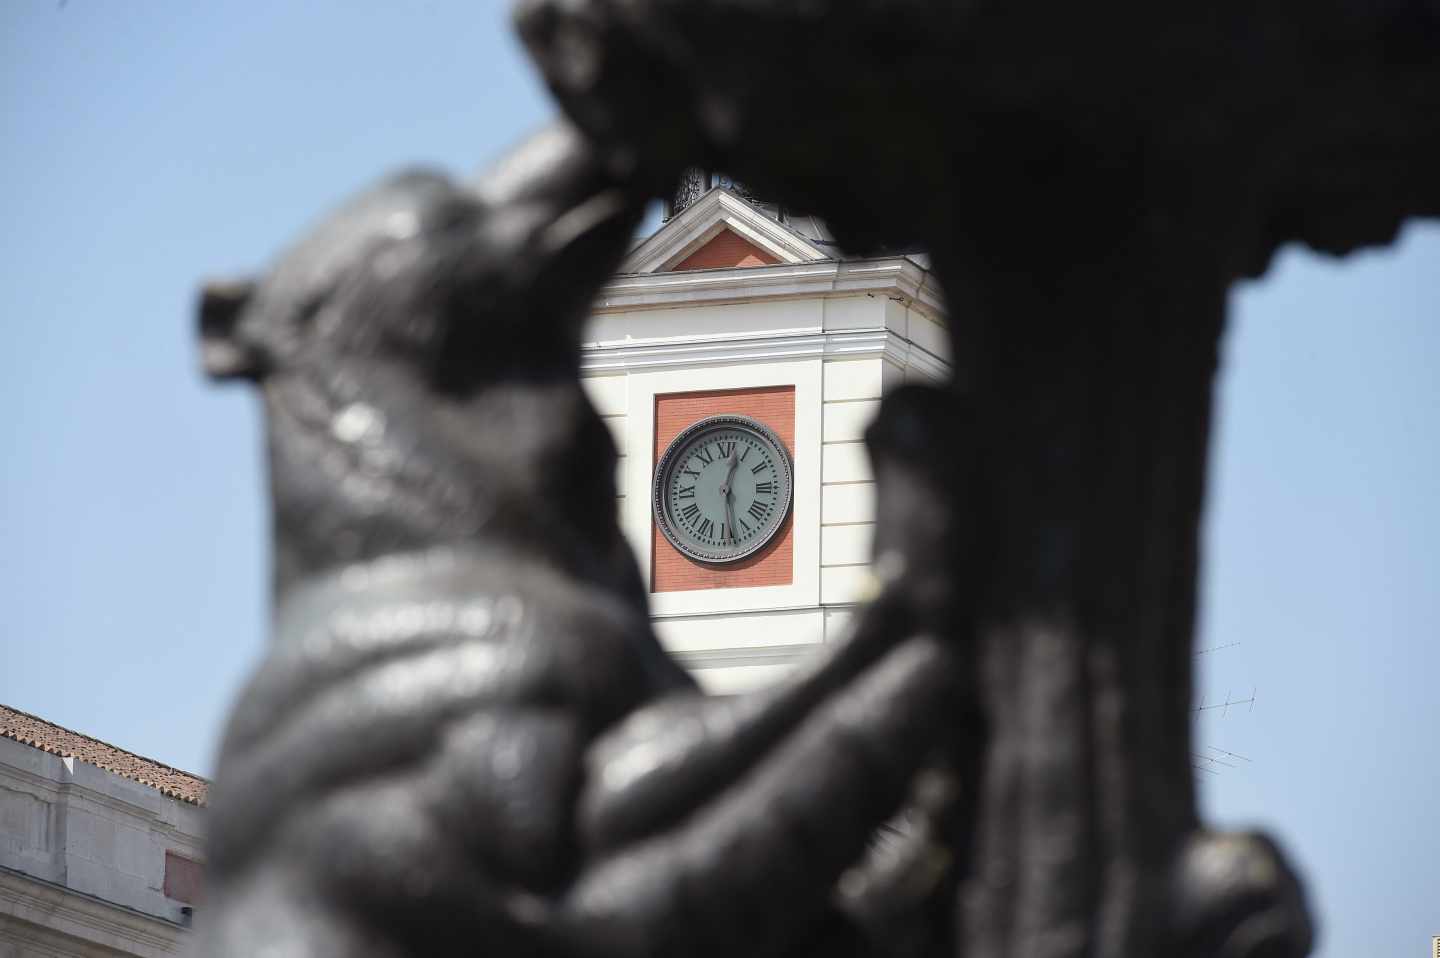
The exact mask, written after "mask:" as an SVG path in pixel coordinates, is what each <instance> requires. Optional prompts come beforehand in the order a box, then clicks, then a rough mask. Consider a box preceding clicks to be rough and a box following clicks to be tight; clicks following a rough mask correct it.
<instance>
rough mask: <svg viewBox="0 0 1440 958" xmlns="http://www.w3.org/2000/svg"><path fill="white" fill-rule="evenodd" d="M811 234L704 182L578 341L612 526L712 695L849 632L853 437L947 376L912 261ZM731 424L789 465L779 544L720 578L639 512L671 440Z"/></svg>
mask: <svg viewBox="0 0 1440 958" xmlns="http://www.w3.org/2000/svg"><path fill="white" fill-rule="evenodd" d="M805 225H806V226H807V227H810V228H809V229H808V230H806V231H805V232H802V231H801V230H800V229H797V228H795V227H793V226H792V225H790V224H788V223H786V222H782V221H781V220H780V219H777V218H776V217H775V216H774V215H771V214H768V213H767V212H765V211H763V210H762V209H761V208H759V207H757V206H756V205H752V204H751V203H749V202H747V201H746V200H745V199H742V198H740V197H739V196H737V195H734V194H732V193H731V192H729V191H728V190H726V189H711V190H710V191H709V192H707V193H705V194H704V195H703V196H701V197H700V198H698V199H697V200H695V201H694V202H692V203H691V204H690V205H688V206H687V207H686V208H685V209H684V210H683V211H681V212H680V213H679V214H678V215H676V216H674V217H673V218H672V219H670V220H669V222H667V223H666V224H665V225H664V226H662V227H661V228H660V230H659V231H658V232H657V233H655V234H654V235H653V236H651V237H650V238H649V239H647V240H645V241H644V242H643V243H641V244H640V245H639V246H638V247H637V248H636V249H635V250H634V251H633V252H632V254H631V256H630V258H629V259H628V261H627V262H626V264H625V266H624V268H623V270H622V272H621V274H620V275H619V276H617V277H616V278H615V279H614V280H613V281H611V282H610V283H608V284H607V285H606V286H605V288H604V289H603V291H602V293H601V294H600V296H599V298H598V299H597V303H596V307H595V311H594V315H593V317H592V320H591V322H590V325H589V327H588V332H587V334H586V337H585V338H586V340H587V341H586V343H585V345H584V351H583V354H582V369H583V374H584V377H585V384H586V386H587V388H588V391H589V393H590V395H591V397H592V399H593V401H594V403H595V405H596V406H597V408H598V409H599V411H600V413H601V415H602V416H604V418H605V421H606V422H607V424H608V425H609V426H610V427H611V431H612V434H613V435H614V437H615V441H616V444H617V446H618V447H619V451H620V454H621V459H620V466H619V475H618V477H617V478H618V489H619V493H620V499H619V510H620V521H621V525H622V527H623V528H624V530H625V532H626V535H627V536H628V538H629V539H630V541H631V543H632V544H633V545H634V547H635V551H636V557H637V559H638V560H639V563H640V568H641V572H642V574H643V576H644V578H645V580H646V582H647V583H648V584H649V588H650V593H651V594H650V601H651V612H652V616H653V618H654V621H655V625H656V628H657V631H658V632H659V634H660V636H661V638H662V640H663V641H664V642H665V643H666V645H667V647H668V648H669V649H670V650H671V651H672V653H673V654H675V655H676V656H677V657H678V658H679V659H680V660H681V661H682V662H683V663H684V664H685V665H686V666H687V667H688V668H690V669H691V670H692V672H693V673H694V674H695V675H696V676H697V678H698V679H699V680H700V682H701V684H702V685H703V686H704V687H705V688H706V689H707V690H709V691H711V692H715V693H720V694H732V693H738V692H742V691H746V690H749V689H753V688H757V687H760V686H763V685H765V684H768V683H769V682H772V681H774V680H775V679H777V678H779V677H780V676H783V675H784V674H785V673H786V672H787V671H788V670H789V669H790V668H791V667H792V666H793V664H794V663H795V662H796V661H797V660H798V659H799V658H800V657H801V656H803V655H805V654H806V653H807V652H809V651H810V650H811V649H812V648H813V647H814V646H816V645H818V644H820V643H823V642H825V641H826V640H827V639H834V638H835V637H836V636H837V635H838V632H839V630H841V629H843V628H844V627H845V625H846V623H847V622H848V620H849V616H850V612H851V609H852V608H853V606H854V605H855V603H856V602H857V601H858V600H860V599H861V598H863V597H864V595H865V594H866V592H867V590H868V589H869V587H870V579H869V560H870V542H871V538H872V531H873V528H874V479H873V476H872V475H871V471H870V464H869V459H868V456H867V454H866V451H865V446H864V443H863V441H862V439H863V432H864V429H865V426H866V425H867V424H868V423H869V421H870V420H871V418H872V417H873V416H874V414H875V411H876V409H877V408H878V406H879V401H880V398H881V396H883V395H884V394H885V392H887V391H888V390H890V389H892V388H894V387H895V386H897V385H899V384H900V383H903V382H907V381H921V382H935V381H940V380H943V379H946V378H948V377H949V375H950V365H949V362H948V358H947V357H948V340H947V333H946V330H945V328H944V314H943V308H942V304H941V300H940V295H939V290H938V284H937V283H936V281H935V279H934V278H933V276H932V275H931V274H930V272H929V271H928V270H927V269H926V267H925V262H924V259H923V258H922V257H912V256H890V257H878V258H868V259H842V258H839V257H838V256H837V255H836V253H835V251H834V247H833V244H828V243H827V242H826V239H825V237H824V235H823V228H821V229H820V230H817V229H815V228H814V224H813V223H807V224H805ZM817 234H818V235H817ZM726 413H732V414H740V415H747V416H752V417H754V418H758V419H760V420H761V421H762V422H764V423H765V424H766V425H768V426H770V427H771V428H772V429H773V430H774V431H775V432H776V433H778V434H780V435H781V436H782V437H783V438H784V439H785V440H786V442H787V445H788V446H789V451H790V454H791V457H792V460H793V466H794V496H793V507H792V510H791V514H790V517H789V519H788V525H787V527H786V528H785V529H784V530H783V531H782V533H781V534H780V535H779V536H777V540H776V541H774V542H772V543H771V545H772V546H773V547H775V548H773V549H772V550H770V552H769V553H768V554H767V555H765V556H763V557H761V560H760V561H750V560H747V561H746V562H744V563H736V564H735V565H736V566H739V568H733V569H732V568H728V567H726V566H722V565H719V564H715V565H711V564H707V563H699V562H695V561H693V560H691V559H689V558H688V557H686V556H684V555H683V554H681V553H680V552H679V551H677V550H675V549H674V548H673V546H671V544H670V543H669V542H667V541H666V540H665V538H664V537H663V536H660V535H659V534H657V532H656V526H655V520H654V516H653V505H652V503H653V497H652V483H653V481H654V473H655V468H656V462H657V460H658V458H659V455H660V453H661V452H662V451H663V449H664V447H665V444H666V443H667V442H668V441H669V440H670V439H671V438H672V437H673V436H674V434H675V432H676V430H677V429H681V428H684V426H685V425H687V424H688V423H690V422H693V421H696V420H698V419H700V418H704V417H706V416H709V415H718V414H726Z"/></svg>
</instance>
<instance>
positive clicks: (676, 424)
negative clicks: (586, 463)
mask: <svg viewBox="0 0 1440 958" xmlns="http://www.w3.org/2000/svg"><path fill="white" fill-rule="evenodd" d="M724 414H730V415H737V416H749V417H750V418H751V419H758V420H759V421H760V422H763V423H764V424H765V425H767V426H769V427H770V428H771V429H773V430H775V434H776V435H778V436H779V437H780V441H781V442H783V443H784V444H785V448H786V449H787V450H788V451H789V453H790V456H791V458H794V456H795V387H794V386H762V387H759V388H756V389H713V390H708V391H706V392H693V393H666V394H664V395H659V396H656V397H655V448H654V449H653V450H652V452H651V459H650V472H651V476H652V480H653V476H654V472H655V463H657V462H659V461H660V456H661V455H662V454H664V452H665V447H666V446H668V445H670V441H671V440H672V439H674V438H675V437H676V436H677V435H679V434H680V430H682V429H684V428H685V427H686V426H688V425H690V424H691V423H693V422H695V421H696V420H699V419H704V418H705V417H706V416H719V415H724ZM652 494H653V486H648V487H646V489H645V490H644V492H643V495H645V496H646V498H647V500H648V499H651V498H652ZM791 525H792V517H791V516H786V517H785V522H784V524H783V525H781V526H780V531H779V532H777V533H775V538H773V539H771V540H770V541H769V542H768V543H767V544H766V545H765V548H763V549H761V550H760V551H759V552H756V553H754V554H753V555H749V556H746V557H745V558H743V559H739V560H737V561H735V562H717V563H709V562H696V561H695V560H694V559H692V558H690V557H689V556H687V555H684V554H683V553H681V552H680V551H679V550H678V549H676V548H675V547H674V546H672V545H671V544H670V541H669V540H668V539H666V538H665V536H664V534H662V533H661V532H660V529H659V527H657V526H656V525H655V519H654V516H651V519H650V541H651V546H650V550H651V551H650V558H651V561H650V591H651V592H682V591H687V590H691V589H734V588H740V587H744V586H761V585H789V584H790V583H791V582H792V581H794V579H795V536H794V531H793V529H792V528H791Z"/></svg>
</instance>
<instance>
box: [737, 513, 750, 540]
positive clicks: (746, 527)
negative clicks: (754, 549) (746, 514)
mask: <svg viewBox="0 0 1440 958" xmlns="http://www.w3.org/2000/svg"><path fill="white" fill-rule="evenodd" d="M735 521H736V522H738V523H740V528H742V529H744V530H745V534H746V535H747V536H748V535H749V534H750V527H749V526H747V525H746V524H745V520H744V518H743V517H741V516H736V517H735Z"/></svg>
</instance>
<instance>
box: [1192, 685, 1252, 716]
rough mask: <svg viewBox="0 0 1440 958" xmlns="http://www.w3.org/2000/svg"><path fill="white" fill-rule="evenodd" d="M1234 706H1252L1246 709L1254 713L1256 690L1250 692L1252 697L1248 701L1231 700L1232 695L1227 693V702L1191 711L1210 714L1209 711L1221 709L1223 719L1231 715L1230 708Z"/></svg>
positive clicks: (1201, 706) (1202, 706)
mask: <svg viewBox="0 0 1440 958" xmlns="http://www.w3.org/2000/svg"><path fill="white" fill-rule="evenodd" d="M1232 705H1248V706H1250V707H1249V708H1248V709H1246V711H1247V712H1253V711H1255V690H1254V689H1251V691H1250V697H1249V698H1246V699H1237V698H1231V693H1229V692H1226V693H1225V701H1223V702H1216V703H1215V704H1213V705H1198V706H1196V707H1195V708H1193V709H1191V710H1190V711H1192V712H1209V711H1212V710H1214V709H1220V716H1221V718H1224V717H1225V716H1226V715H1228V714H1230V706H1232Z"/></svg>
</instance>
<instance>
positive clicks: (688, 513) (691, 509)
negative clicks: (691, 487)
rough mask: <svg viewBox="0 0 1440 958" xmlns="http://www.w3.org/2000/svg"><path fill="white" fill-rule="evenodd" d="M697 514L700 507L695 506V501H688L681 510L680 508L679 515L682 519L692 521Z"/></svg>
mask: <svg viewBox="0 0 1440 958" xmlns="http://www.w3.org/2000/svg"><path fill="white" fill-rule="evenodd" d="M699 514H700V507H699V506H697V505H695V503H693V502H692V503H690V505H688V506H686V507H685V508H684V509H681V510H680V517H681V518H682V519H684V520H686V521H687V522H693V521H695V517H696V516H698V515H699Z"/></svg>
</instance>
